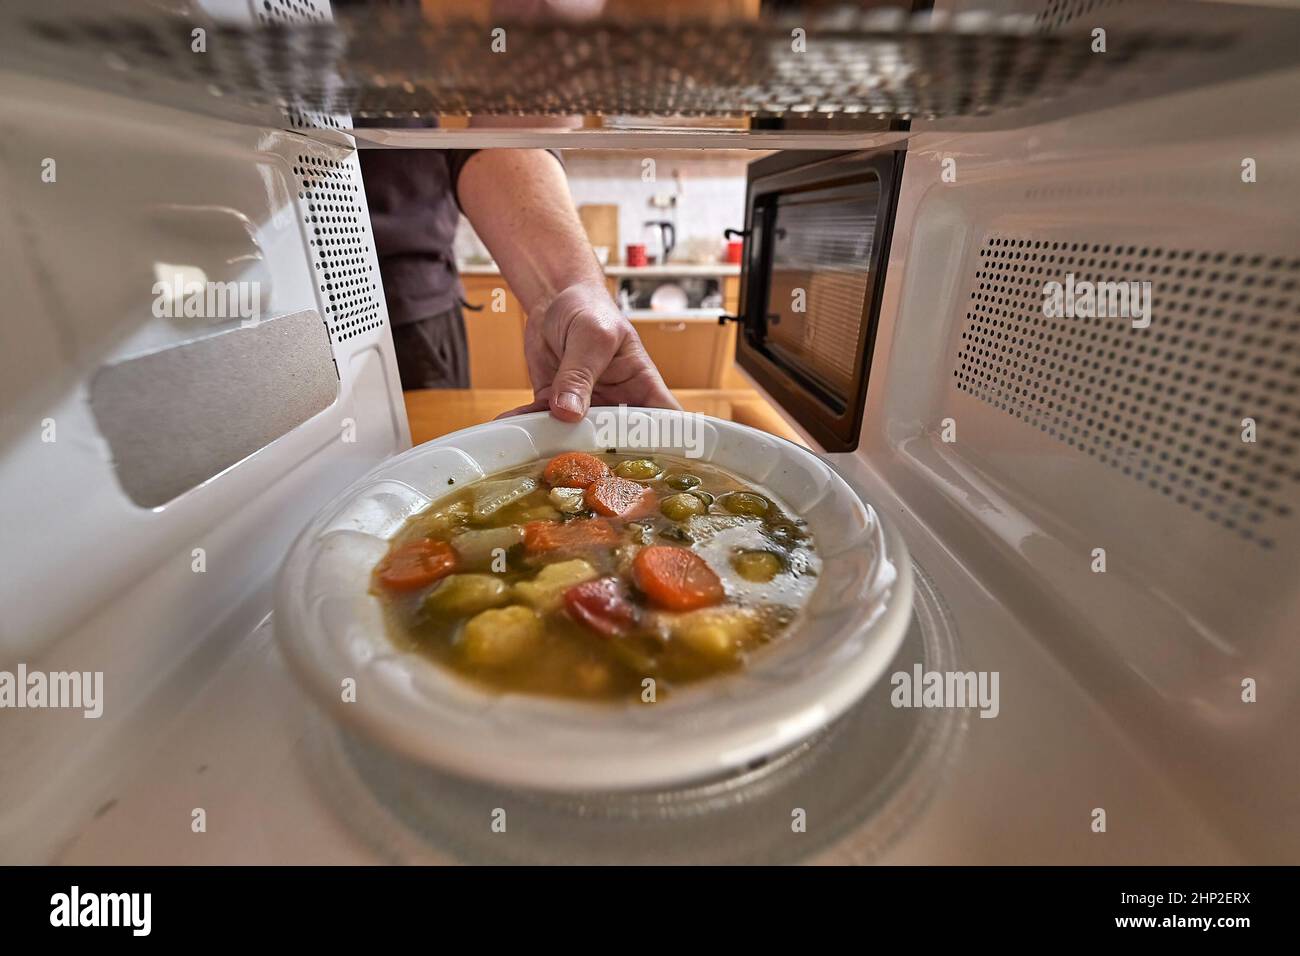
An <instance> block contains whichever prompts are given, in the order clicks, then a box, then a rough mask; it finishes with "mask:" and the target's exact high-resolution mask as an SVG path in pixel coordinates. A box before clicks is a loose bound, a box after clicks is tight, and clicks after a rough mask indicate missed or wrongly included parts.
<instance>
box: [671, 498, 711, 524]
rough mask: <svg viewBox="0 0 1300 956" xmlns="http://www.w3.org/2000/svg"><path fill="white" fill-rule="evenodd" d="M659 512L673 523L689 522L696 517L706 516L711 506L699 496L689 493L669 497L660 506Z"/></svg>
mask: <svg viewBox="0 0 1300 956" xmlns="http://www.w3.org/2000/svg"><path fill="white" fill-rule="evenodd" d="M659 510H660V511H662V512H663V513H664V516H665V517H667V518H671V519H672V520H673V521H689V520H690V519H691V518H692V517H693V516H695V515H702V514H704V513H705V512H706V511H708V510H709V506H708V505H707V504H705V503H704V499H703V498H701V497H700V496H699V495H696V494H692V493H691V492H689V491H687V492H682V493H681V494H680V495H669V496H668V497H667V498H665V499H664V500H663V503H662V504H660V505H659Z"/></svg>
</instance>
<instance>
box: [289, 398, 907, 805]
mask: <svg viewBox="0 0 1300 956" xmlns="http://www.w3.org/2000/svg"><path fill="white" fill-rule="evenodd" d="M611 408H617V409H618V410H619V411H621V412H626V413H646V414H650V415H652V416H671V415H682V414H691V415H696V413H684V412H681V411H678V410H669V409H643V408H635V407H624V406H617V407H593V408H592V409H591V410H590V411H589V412H588V413H587V415H586V416H584V419H583V420H580V421H579V422H576V423H573V426H574V427H575V428H577V427H579V426H581V424H582V421H589V420H590V419H591V417H592V415H594V414H597V413H601V412H608V411H610V410H611ZM697 417H699V418H701V419H704V420H705V421H707V422H709V423H711V424H712V425H713V426H714V427H715V428H718V429H720V430H721V431H724V432H725V431H728V430H739V431H743V432H749V433H754V434H756V435H758V436H761V438H762V440H763V441H770V442H778V443H780V445H781V446H784V447H785V448H786V449H787V454H793V455H794V456H796V457H800V456H809V457H811V458H813V459H816V460H817V461H818V462H819V463H820V465H821V466H822V467H823V468H825V469H826V470H827V471H828V472H829V475H830V482H831V483H832V484H833V485H838V486H842V487H840V488H838V492H839V493H841V494H848V495H850V496H851V498H852V501H853V502H856V504H857V505H858V506H859V507H861V508H862V509H863V510H864V512H865V513H866V514H867V515H868V516H869V517H868V521H869V523H870V524H871V525H873V526H874V529H875V534H876V537H877V540H878V542H879V548H880V551H881V557H882V559H884V560H885V561H886V562H887V563H889V564H891V565H892V568H893V572H894V576H893V578H892V580H891V583H890V584H889V586H888V591H887V595H886V596H885V597H884V598H882V606H881V607H880V608H878V609H877V611H876V613H874V615H872V616H870V617H869V618H868V616H867V615H865V614H864V620H862V621H860V622H858V623H857V624H856V625H854V626H853V627H851V628H849V627H846V628H842V629H841V630H842V631H843V634H841V635H840V640H841V641H842V642H847V641H848V640H849V639H850V638H851V637H853V636H856V635H859V634H861V635H865V636H869V640H866V643H865V645H864V647H863V648H862V650H861V651H860V652H859V653H857V654H856V655H854V656H853V657H850V658H848V659H846V660H843V661H840V662H838V666H837V667H836V668H834V669H833V670H827V669H825V668H823V669H822V670H821V671H820V672H819V673H817V674H815V675H813V676H812V677H810V678H807V679H804V678H803V677H801V678H800V679H797V680H795V681H793V682H791V683H790V684H788V685H785V686H781V687H779V688H776V689H774V690H773V691H772V693H771V697H770V700H771V701H772V702H773V707H772V708H771V710H772V711H773V712H772V713H769V714H767V715H766V716H761V715H754V716H752V717H751V718H750V719H745V720H740V721H739V722H738V723H737V724H736V725H734V726H729V727H725V728H722V729H716V728H712V727H707V726H706V727H700V728H696V732H693V733H691V734H690V735H688V736H687V737H686V738H685V739H682V738H681V737H680V736H678V735H673V734H670V735H660V736H658V737H655V736H654V735H653V734H649V735H647V736H644V737H638V738H636V739H633V738H632V737H629V738H627V739H626V740H624V744H625V746H622V747H615V746H613V743H614V741H613V740H612V737H613V736H614V735H605V736H608V737H610V738H611V740H608V741H605V742H606V743H608V744H610V746H609V747H608V748H607V750H606V751H604V752H597V753H585V754H584V753H580V752H573V751H569V752H566V753H551V754H547V753H545V752H535V753H529V752H527V751H525V750H522V749H521V748H520V747H519V746H517V745H514V746H503V747H501V748H499V749H494V748H492V747H484V746H483V743H484V741H483V739H479V740H477V741H476V740H474V739H468V740H464V739H460V738H459V737H458V735H457V733H456V732H455V731H454V730H453V731H452V732H440V731H439V729H438V728H436V727H431V726H430V724H429V721H431V720H432V719H433V718H434V717H435V714H434V713H433V711H432V710H430V711H429V712H428V713H427V714H426V717H427V718H428V720H426V722H425V724H424V726H423V727H421V726H420V725H418V724H417V725H414V726H413V725H412V724H411V723H410V722H409V720H408V718H410V717H412V716H414V714H413V713H412V712H411V708H410V707H409V706H406V713H405V715H404V716H403V715H402V714H401V713H400V712H401V711H402V710H403V706H402V703H401V702H395V701H391V700H390V701H383V700H381V701H379V702H378V703H375V702H374V701H373V697H371V696H369V695H365V694H358V695H357V699H356V700H355V701H353V702H347V701H344V700H343V697H342V695H341V694H340V685H339V675H340V671H339V670H338V669H337V668H335V667H332V666H329V665H328V660H329V659H330V658H331V657H338V656H339V654H338V651H337V649H334V648H331V647H330V646H329V645H328V644H327V643H326V642H325V641H323V640H320V639H318V638H316V637H313V636H312V635H311V634H308V633H306V632H305V630H304V625H305V624H309V623H310V621H309V620H307V618H309V617H310V615H307V614H304V613H302V612H303V608H302V607H301V606H300V605H301V601H300V600H298V599H299V598H300V597H301V596H300V595H297V594H296V593H295V591H296V590H297V588H296V585H297V584H298V583H300V582H298V581H296V580H295V574H297V573H299V568H300V566H301V565H302V564H303V563H304V562H309V561H310V559H311V557H312V556H313V554H314V551H313V545H314V544H315V542H316V540H318V537H317V535H318V534H319V532H320V528H321V526H322V525H323V523H324V520H325V519H326V518H327V517H328V516H332V515H334V514H336V513H337V512H339V511H340V510H341V509H343V508H344V507H345V506H346V505H347V504H348V503H349V502H351V501H352V500H353V499H354V498H356V497H358V495H359V494H360V493H361V492H362V491H364V490H365V489H367V488H370V487H372V486H373V485H374V484H375V483H376V482H377V481H381V480H383V479H384V477H385V472H387V471H390V470H392V469H394V468H395V467H397V466H398V465H399V464H401V463H403V462H406V461H408V460H409V459H411V458H414V457H417V456H419V455H421V454H427V453H429V452H431V451H433V450H435V449H439V448H455V447H456V443H457V441H458V440H463V438H464V437H465V436H468V435H470V434H472V433H482V432H484V431H488V430H491V429H495V428H499V427H502V426H511V425H513V426H527V424H528V423H529V422H540V421H543V420H545V421H546V422H549V423H553V424H551V425H548V427H551V428H554V427H562V425H563V424H564V423H559V422H557V421H556V420H555V419H553V418H551V416H550V414H549V413H548V412H535V413H530V414H526V415H519V416H513V417H510V418H505V419H493V420H491V421H488V422H483V423H480V424H477V425H472V426H470V427H468V428H463V429H459V430H458V431H455V432H451V433H449V434H447V435H443V436H440V437H438V438H436V439H433V440H432V441H429V442H425V443H423V444H420V445H416V446H413V447H412V448H410V449H407V450H406V451H403V452H401V453H400V454H398V455H394V456H391V457H389V458H387V459H385V460H384V461H382V462H380V463H378V464H377V465H376V466H375V467H374V468H372V469H370V470H369V471H368V472H366V474H364V475H362V476H361V477H360V478H358V479H357V480H356V481H354V482H352V483H351V484H349V485H348V486H347V487H346V488H345V489H343V490H342V491H340V492H339V493H338V494H337V495H335V496H334V497H333V498H331V499H330V501H329V502H328V503H327V504H325V505H324V506H323V507H321V508H320V509H318V511H317V512H316V514H315V515H314V516H313V518H312V520H311V521H309V522H308V523H307V524H306V525H305V526H304V528H303V529H302V531H301V532H300V533H299V534H298V535H297V537H296V538H295V540H294V542H293V544H292V545H291V546H290V548H289V550H288V552H287V554H286V557H285V560H284V562H283V564H282V566H281V569H280V573H279V575H278V576H277V580H276V586H275V611H274V616H273V629H274V632H275V634H276V641H277V644H278V645H279V646H280V648H281V651H282V653H283V654H284V657H285V659H286V661H287V662H288V664H289V667H290V670H291V672H292V673H293V674H294V675H295V677H296V678H297V679H298V681H299V683H300V684H301V685H302V686H303V687H305V688H306V689H307V691H308V692H309V695H310V696H311V697H312V698H313V699H314V700H315V701H316V702H317V703H318V704H320V705H321V706H323V707H324V709H325V710H326V711H327V712H328V713H329V714H330V715H331V716H332V717H333V718H334V719H335V720H337V721H338V722H339V723H340V724H341V725H342V726H343V727H346V728H351V729H353V730H356V731H359V732H361V733H362V734H363V735H364V736H365V737H367V738H369V739H370V740H372V741H374V742H376V743H378V744H380V745H382V746H384V747H386V748H387V749H389V750H391V751H394V752H396V753H398V754H401V755H403V756H405V757H407V758H409V759H412V760H414V761H416V762H419V763H422V764H426V765H430V766H433V767H436V768H438V769H440V770H443V771H449V772H451V773H453V774H456V775H459V776H462V777H467V778H471V779H477V780H479V781H482V782H488V783H494V784H502V785H507V786H512V787H523V788H530V789H537V790H549V791H567V792H573V791H581V790H588V791H593V790H600V791H608V790H639V789H651V788H658V787H667V786H674V785H680V784H685V783H688V782H696V781H700V780H704V779H707V778H709V777H712V776H721V775H723V774H725V773H728V772H734V771H736V770H740V769H743V768H745V767H746V766H748V765H750V764H752V763H753V762H754V761H755V760H758V759H762V758H767V757H771V756H774V755H776V754H778V753H780V752H782V751H783V750H788V749H789V748H790V747H793V746H795V745H796V744H798V743H800V742H801V741H803V740H805V739H807V738H808V737H810V736H811V735H812V734H814V733H815V732H817V731H818V730H820V729H821V728H822V727H824V726H826V725H828V724H829V723H831V722H832V721H834V720H835V719H836V718H837V717H839V716H841V715H842V714H843V713H844V712H845V711H847V710H848V709H849V708H850V707H851V706H853V705H854V704H855V703H856V702H857V701H858V700H860V699H861V698H862V697H863V696H864V695H865V694H866V693H867V692H868V691H869V690H870V689H871V688H872V687H873V686H874V685H875V684H876V682H877V681H878V680H879V678H880V677H881V676H882V675H883V674H884V672H885V670H886V669H887V668H888V666H889V664H890V662H891V661H892V660H893V658H894V656H895V654H896V653H897V651H898V649H899V647H900V646H901V644H902V642H903V639H904V636H905V634H906V631H907V627H908V623H909V621H910V617H911V609H912V587H913V582H912V569H911V561H910V559H909V556H908V552H907V548H906V545H905V544H904V542H903V540H902V537H901V536H900V535H899V533H898V531H897V529H895V528H894V527H893V525H892V524H891V523H889V522H887V521H885V520H884V519H883V518H882V517H881V515H880V514H879V512H878V511H876V509H874V508H873V507H872V506H871V505H870V504H869V503H867V502H865V501H863V500H862V499H861V498H860V496H859V495H858V494H857V492H855V491H854V490H853V488H852V487H851V486H850V485H849V484H848V483H847V482H845V481H844V479H843V477H842V476H840V475H839V474H838V473H837V472H836V471H835V469H834V468H831V467H830V466H829V465H828V464H827V463H826V462H824V461H823V460H822V459H821V458H820V457H819V456H817V455H816V453H814V452H813V451H811V450H810V449H807V448H804V447H802V446H800V445H798V444H796V443H794V442H791V441H789V440H787V439H784V438H781V437H779V436H775V435H771V434H769V433H767V432H762V431H761V430H759V429H755V428H752V427H750V426H747V425H742V424H740V423H737V422H732V421H727V420H725V419H717V418H714V417H712V416H707V415H698V416H697ZM525 430H527V429H526V428H525ZM577 447H581V446H580V445H579V446H577ZM790 450H792V451H790ZM503 467H513V466H509V465H507V466H503ZM722 467H726V468H727V469H728V470H736V469H733V468H731V467H730V466H722ZM486 474H491V472H490V471H487V472H486ZM737 474H740V476H741V477H745V476H744V475H743V473H741V472H740V471H737ZM433 500H437V499H436V498H435V499H433ZM836 553H837V554H838V552H836ZM308 566H310V565H308ZM365 583H366V589H367V592H368V579H367V581H366V582H365ZM820 586H821V585H820V583H819V587H820ZM815 595H816V589H814V591H813V593H812V594H810V596H809V598H808V600H809V602H811V601H812V600H813V599H814V598H815ZM864 610H865V609H864ZM794 626H795V627H796V628H797V627H798V626H799V625H798V623H796V624H795V625H794ZM795 636H797V635H795V634H792V635H791V637H795ZM382 641H383V642H385V643H387V642H388V641H389V638H388V636H387V634H384V635H382ZM391 652H392V656H393V658H394V659H399V658H400V659H403V660H407V661H411V660H413V661H418V662H419V664H418V665H417V666H418V667H421V668H429V669H433V672H434V673H437V674H442V675H445V676H446V677H447V678H448V679H449V680H450V681H453V682H455V683H456V684H459V685H461V688H462V690H465V689H466V688H468V690H466V691H465V692H466V694H467V695H468V696H469V697H477V698H480V699H483V700H484V701H487V702H490V703H491V704H492V705H493V706H494V707H495V706H500V705H501V703H502V702H503V701H506V700H509V701H510V702H511V704H512V705H513V706H516V707H521V708H525V707H526V708H527V709H528V710H530V711H532V712H535V713H540V714H545V713H553V714H557V715H558V714H565V715H569V716H573V715H578V714H581V715H582V718H581V719H588V718H589V715H591V714H592V713H603V714H604V715H609V714H611V713H614V712H615V711H614V710H611V708H619V707H620V705H619V704H618V703H616V702H607V701H577V700H571V699H564V698H550V697H541V696H534V695H501V694H494V693H493V692H492V691H490V690H486V689H483V688H482V687H481V686H480V685H477V684H474V683H473V682H471V681H468V680H466V679H465V678H463V677H460V676H459V675H455V674H454V672H452V671H450V670H449V669H447V668H444V667H441V666H440V665H438V664H437V663H436V662H434V661H432V660H429V659H428V658H427V657H424V656H423V655H419V654H417V653H415V652H402V651H400V650H399V649H398V648H397V647H396V646H391ZM354 663H355V664H356V666H355V667H354V668H353V670H354V671H355V672H357V673H358V674H359V673H360V671H361V670H362V669H364V663H365V662H363V661H356V662H354ZM746 670H748V668H746V669H742V671H740V672H737V675H736V676H737V677H739V676H742V675H744V673H745V671H746ZM426 676H427V675H426ZM731 679H732V677H731V676H720V677H717V678H712V679H709V680H706V681H701V682H699V683H698V684H695V685H688V686H687V687H686V688H683V689H681V690H678V691H675V692H674V694H673V695H672V696H671V697H669V698H666V699H665V703H659V704H656V705H654V706H655V707H657V708H660V709H663V710H670V709H671V708H669V707H668V706H667V703H666V702H667V701H672V702H674V704H675V705H676V704H677V702H679V701H681V700H683V699H686V700H687V702H690V703H693V702H697V701H699V700H701V699H703V698H706V697H708V696H709V695H710V691H709V688H712V687H720V686H722V683H723V682H726V681H729V680H731ZM723 696H724V695H721V694H716V693H715V694H714V695H713V697H714V701H715V702H716V701H717V700H718V699H720V698H721V697H723ZM407 703H408V704H409V702H407ZM427 706H429V707H430V708H432V707H433V704H432V703H429V704H428V705H427ZM641 706H643V705H638V707H641ZM706 708H707V702H706ZM677 709H680V707H678V708H677ZM653 723H654V722H653V721H651V722H648V724H647V728H648V729H653ZM500 733H501V734H505V733H507V731H506V730H502V731H500ZM545 737H546V735H545V734H544V733H543V734H539V735H538V740H544V738H545ZM534 742H538V741H534ZM512 743H513V742H512ZM632 744H635V746H631V745H632Z"/></svg>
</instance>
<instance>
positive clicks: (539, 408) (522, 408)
mask: <svg viewBox="0 0 1300 956" xmlns="http://www.w3.org/2000/svg"><path fill="white" fill-rule="evenodd" d="M547 406H548V402H547V401H546V399H544V398H537V399H533V401H531V402H529V403H528V404H527V405H519V406H517V407H515V408H512V409H510V410H509V411H505V412H502V413H501V414H500V415H497V416H496V418H493V419H492V420H493V421H497V420H499V419H502V418H513V417H514V416H515V415H527V414H528V413H529V412H544V411H546V409H547Z"/></svg>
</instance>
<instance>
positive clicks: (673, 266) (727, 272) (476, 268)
mask: <svg viewBox="0 0 1300 956" xmlns="http://www.w3.org/2000/svg"><path fill="white" fill-rule="evenodd" d="M604 269H605V275H607V276H613V277H616V278H622V277H624V276H628V277H638V276H644V277H646V278H654V277H656V276H663V277H665V278H668V277H671V276H705V277H709V276H738V275H740V266H738V265H735V264H733V263H730V262H714V263H709V264H706V265H701V264H699V263H693V262H684V263H681V264H680V265H679V264H677V263H669V264H668V265H666V266H665V265H654V266H625V265H619V264H617V263H613V262H611V263H610V264H609V265H607V266H605V267H604ZM456 271H457V272H459V273H460V274H461V275H463V276H495V275H500V274H501V270H500V269H498V268H497V266H496V265H495V263H462V264H458V265H457V266H456Z"/></svg>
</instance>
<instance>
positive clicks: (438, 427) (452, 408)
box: [405, 388, 806, 445]
mask: <svg viewBox="0 0 1300 956" xmlns="http://www.w3.org/2000/svg"><path fill="white" fill-rule="evenodd" d="M673 394H674V395H675V396H676V398H677V401H679V402H681V405H682V408H683V409H685V410H686V411H688V412H698V413H700V414H704V415H712V416H713V417H714V418H722V419H726V420H728V421H733V422H738V423H739V424H742V425H748V426H750V427H751V428H757V429H759V430H760V431H765V432H767V433H768V434H770V435H776V436H777V437H778V438H784V439H787V440H788V441H792V442H795V443H796V444H799V445H805V444H806V443H805V442H804V440H803V439H802V438H800V437H799V434H798V433H797V432H796V431H795V430H794V429H793V428H791V427H790V426H789V425H788V424H787V423H786V421H785V419H784V418H782V417H781V416H780V414H778V413H777V411H776V410H775V409H774V408H773V407H772V406H771V405H769V404H768V403H767V401H766V400H765V399H764V398H763V397H762V396H761V395H759V394H758V393H757V392H754V391H752V390H749V389H678V390H677V391H675V392H673ZM405 398H406V416H407V418H408V419H409V420H410V423H411V442H412V443H413V444H416V445H419V444H422V443H424V442H427V441H432V440H433V439H435V438H439V437H441V436H442V435H449V434H451V433H452V432H455V431H460V430H461V429H462V428H469V427H471V426H472V425H480V424H482V423H483V422H486V421H490V420H491V419H493V418H496V417H497V416H498V415H500V414H501V413H502V412H505V411H509V410H510V409H512V408H518V407H519V406H521V405H526V404H528V403H529V402H531V401H532V400H533V393H532V392H530V391H528V390H527V389H515V388H448V389H434V388H426V389H419V390H417V391H411V392H407V393H406V394H405Z"/></svg>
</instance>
